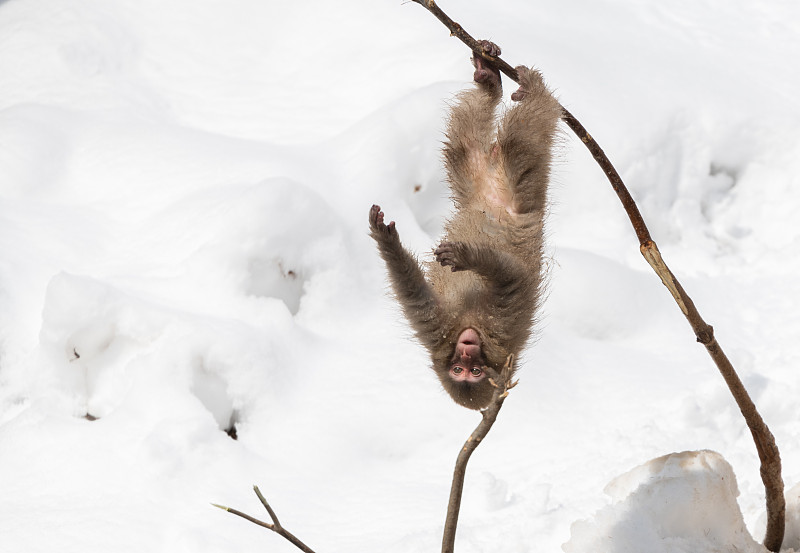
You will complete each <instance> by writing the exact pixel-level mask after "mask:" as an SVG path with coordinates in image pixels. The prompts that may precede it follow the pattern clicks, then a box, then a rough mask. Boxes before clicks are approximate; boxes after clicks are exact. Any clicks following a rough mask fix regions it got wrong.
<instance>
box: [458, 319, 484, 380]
mask: <svg viewBox="0 0 800 553" xmlns="http://www.w3.org/2000/svg"><path fill="white" fill-rule="evenodd" d="M485 365H486V360H485V359H484V356H483V352H482V350H481V339H480V336H478V333H477V332H476V331H475V330H474V329H472V328H467V329H464V330H463V331H461V334H459V336H458V340H457V341H456V347H455V351H454V352H453V357H452V359H450V371H449V374H450V378H451V379H452V380H453V381H454V382H464V383H472V384H477V383H478V382H480V381H481V380H483V379H484V378H486V372H485V371H484V370H483V367H484V366H485Z"/></svg>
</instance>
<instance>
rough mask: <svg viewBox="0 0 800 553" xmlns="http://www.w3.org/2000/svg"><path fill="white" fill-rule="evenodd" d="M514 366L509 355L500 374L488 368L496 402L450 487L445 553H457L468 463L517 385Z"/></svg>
mask: <svg viewBox="0 0 800 553" xmlns="http://www.w3.org/2000/svg"><path fill="white" fill-rule="evenodd" d="M513 364H514V356H513V355H509V356H508V358H506V363H505V365H503V369H502V370H501V371H500V374H497V371H495V370H494V369H492V368H491V367H485V370H486V372H487V374H488V375H489V378H490V382H491V383H492V385H493V386H494V394H493V395H492V402H491V403H490V404H489V406H488V407H487V408H486V409H484V410H483V411H481V416H482V417H483V419H482V420H481V422H480V424H479V425H478V427H477V428H475V430H474V431H473V432H472V434H470V436H469V438H467V441H466V442H465V443H464V447H462V448H461V451H460V452H459V454H458V458H457V459H456V467H455V469H454V470H453V483H452V484H451V486H450V500H449V501H448V503H447V518H445V522H444V536H443V537H442V553H453V550H454V548H455V541H456V526H457V525H458V513H459V511H460V510H461V493H462V492H463V490H464V478H465V476H466V473H467V462H469V458H470V456H471V455H472V452H473V451H475V449H476V448H477V447H478V446H479V445H480V443H481V442H482V441H483V439H484V438H485V437H486V435H487V434H488V433H489V430H491V429H492V425H493V424H494V421H495V420H496V419H497V414H498V413H499V412H500V408H501V407H502V406H503V402H504V401H505V399H506V397H507V396H508V391H509V390H510V389H511V388H513V387H514V386H516V385H517V382H516V381H514V382H512V381H511V367H512V365H513Z"/></svg>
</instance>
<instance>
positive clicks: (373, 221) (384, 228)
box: [369, 205, 400, 242]
mask: <svg viewBox="0 0 800 553" xmlns="http://www.w3.org/2000/svg"><path fill="white" fill-rule="evenodd" d="M383 218H384V215H383V211H381V206H379V205H373V206H372V207H371V208H370V210H369V228H370V230H371V231H372V237H373V238H374V239H375V240H377V241H379V242H399V241H400V236H399V235H398V234H397V229H396V228H395V227H394V221H392V222H391V223H389V224H388V225H387V224H385V223H384V222H383Z"/></svg>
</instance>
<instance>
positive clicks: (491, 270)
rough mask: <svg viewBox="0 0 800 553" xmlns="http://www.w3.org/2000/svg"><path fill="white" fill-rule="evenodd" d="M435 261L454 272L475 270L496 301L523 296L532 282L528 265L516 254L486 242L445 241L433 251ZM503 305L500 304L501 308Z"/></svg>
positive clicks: (499, 302)
mask: <svg viewBox="0 0 800 553" xmlns="http://www.w3.org/2000/svg"><path fill="white" fill-rule="evenodd" d="M434 254H435V255H436V261H438V262H439V263H441V264H442V265H443V266H448V267H451V268H452V270H453V271H473V272H475V273H477V274H478V275H480V276H481V277H482V278H483V279H484V281H485V282H486V285H487V287H488V288H489V291H490V292H491V294H492V295H493V296H494V301H495V303H496V304H505V303H509V306H510V302H513V301H515V300H518V299H520V294H524V293H525V292H527V291H533V290H528V287H530V286H531V284H532V279H531V275H530V273H529V270H528V268H527V267H525V265H524V264H523V263H522V262H521V261H520V260H519V259H517V258H516V257H514V256H513V255H510V254H508V253H506V252H503V251H500V250H497V249H495V248H492V247H490V246H489V245H485V244H471V243H467V242H442V243H441V244H440V245H439V247H438V248H436V250H435V251H434ZM502 306H503V305H501V307H502Z"/></svg>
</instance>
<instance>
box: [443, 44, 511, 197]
mask: <svg viewBox="0 0 800 553" xmlns="http://www.w3.org/2000/svg"><path fill="white" fill-rule="evenodd" d="M481 46H482V47H483V49H484V52H486V53H488V54H491V55H495V56H497V55H500V48H498V47H497V45H496V44H493V43H492V42H489V41H488V40H483V41H481ZM472 62H473V64H474V65H475V74H474V79H475V83H476V85H477V86H476V87H475V88H473V89H470V90H467V91H464V92H462V93H460V94H459V95H458V97H457V101H456V104H455V106H454V107H453V109H452V110H451V112H450V119H449V121H448V127H447V140H446V141H445V143H444V160H445V167H446V169H447V174H448V176H449V180H450V186H451V188H452V190H453V196H454V199H455V201H456V203H457V204H460V205H463V204H466V203H468V202H469V198H470V196H471V195H472V193H473V191H474V190H475V189H476V183H475V180H476V178H481V177H483V176H485V175H486V173H487V170H488V165H489V156H490V152H491V149H492V141H493V139H494V132H495V128H496V124H495V108H496V107H497V104H498V103H499V102H500V99H501V97H502V95H503V88H502V85H501V83H500V72H499V71H498V70H497V69H496V68H494V67H492V66H491V65H489V64H488V63H487V62H486V61H485V60H484V59H483V58H481V57H480V56H474V57H473V60H472Z"/></svg>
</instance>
